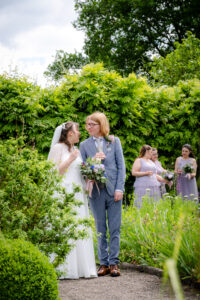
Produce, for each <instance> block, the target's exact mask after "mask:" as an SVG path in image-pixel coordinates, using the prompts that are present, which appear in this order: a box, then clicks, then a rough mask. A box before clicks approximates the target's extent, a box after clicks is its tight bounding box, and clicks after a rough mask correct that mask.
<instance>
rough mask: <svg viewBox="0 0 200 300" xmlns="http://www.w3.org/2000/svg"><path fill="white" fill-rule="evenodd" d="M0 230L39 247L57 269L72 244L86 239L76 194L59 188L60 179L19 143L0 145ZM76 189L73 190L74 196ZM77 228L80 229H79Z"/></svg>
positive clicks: (34, 154) (84, 222)
mask: <svg viewBox="0 0 200 300" xmlns="http://www.w3.org/2000/svg"><path fill="white" fill-rule="evenodd" d="M0 153H1V154H0V173H1V180H0V188H1V191H0V230H1V231H2V232H3V234H4V235H5V237H7V238H23V239H25V240H28V241H31V242H32V243H33V244H35V245H38V247H39V249H40V250H42V251H43V252H44V253H45V254H46V255H47V256H49V255H50V254H51V253H54V254H55V261H54V265H55V266H56V265H58V264H59V263H60V262H62V260H63V259H64V258H65V256H66V255H67V254H68V253H69V251H70V250H71V247H72V241H73V240H77V239H79V238H82V237H85V235H86V230H81V229H80V226H79V224H83V228H84V229H85V226H84V225H88V220H85V219H83V220H77V218H76V212H75V208H76V206H77V205H81V204H80V203H79V202H78V201H77V200H76V199H75V194H67V193H66V192H65V190H64V188H63V187H62V186H61V185H60V182H61V176H60V175H59V174H58V172H57V170H55V169H53V168H52V167H53V165H52V164H51V163H49V162H47V161H46V160H44V158H43V157H40V156H39V155H38V153H37V151H34V150H31V149H29V148H27V147H25V145H24V142H23V140H22V139H18V140H7V141H4V142H0ZM78 190H79V189H78V188H76V190H75V191H74V192H77V191H78ZM78 227H79V229H78Z"/></svg>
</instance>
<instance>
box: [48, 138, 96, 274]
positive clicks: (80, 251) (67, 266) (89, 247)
mask: <svg viewBox="0 0 200 300" xmlns="http://www.w3.org/2000/svg"><path fill="white" fill-rule="evenodd" d="M69 155H70V152H69V151H68V146H67V145H65V144H64V143H57V144H56V145H55V146H54V147H53V148H52V149H51V151H50V153H49V157H48V159H49V160H51V161H52V162H53V163H55V165H57V166H58V164H60V163H61V162H63V161H65V160H67V159H68V157H69ZM81 162H82V159H81V156H78V157H77V158H76V159H75V160H74V161H73V162H72V163H71V165H70V166H69V168H68V169H67V171H66V172H65V174H64V175H63V180H62V184H63V186H64V187H65V189H66V191H67V192H68V193H71V192H73V183H74V184H76V185H79V186H80V187H81V192H79V193H76V196H75V197H76V199H78V200H79V201H81V202H82V203H83V205H81V206H80V207H78V208H77V217H78V218H85V217H89V209H88V202H87V196H86V195H85V193H84V191H83V182H82V177H81V172H80V164H81ZM90 235H91V236H92V232H91V230H90ZM74 243H75V247H74V248H73V249H72V251H71V252H70V253H69V255H68V256H67V257H66V260H65V262H64V263H63V264H62V265H60V266H59V267H58V270H59V271H61V272H62V274H63V276H62V277H61V279H63V278H70V279H78V278H80V277H85V278H89V277H96V276H97V272H96V264H95V257H94V248H93V240H92V238H88V239H84V240H78V241H76V242H74Z"/></svg>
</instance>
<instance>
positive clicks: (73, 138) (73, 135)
mask: <svg viewBox="0 0 200 300" xmlns="http://www.w3.org/2000/svg"><path fill="white" fill-rule="evenodd" d="M79 137H80V131H79V129H78V127H77V126H74V127H73V130H71V131H70V132H69V140H70V143H71V144H76V143H78V142H79Z"/></svg>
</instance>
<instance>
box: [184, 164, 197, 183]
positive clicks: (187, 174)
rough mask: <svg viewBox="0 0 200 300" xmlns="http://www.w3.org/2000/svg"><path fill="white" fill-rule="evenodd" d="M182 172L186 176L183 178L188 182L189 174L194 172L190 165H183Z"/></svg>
mask: <svg viewBox="0 0 200 300" xmlns="http://www.w3.org/2000/svg"><path fill="white" fill-rule="evenodd" d="M183 172H184V173H185V174H186V175H185V177H186V178H187V179H189V180H190V179H191V173H193V172H194V168H193V165H192V164H185V165H184V166H183Z"/></svg>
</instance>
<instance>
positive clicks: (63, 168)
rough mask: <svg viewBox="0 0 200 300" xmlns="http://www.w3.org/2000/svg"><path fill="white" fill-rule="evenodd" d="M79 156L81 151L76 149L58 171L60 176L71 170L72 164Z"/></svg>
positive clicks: (60, 165)
mask: <svg viewBox="0 0 200 300" xmlns="http://www.w3.org/2000/svg"><path fill="white" fill-rule="evenodd" d="M78 155H79V150H78V149H75V150H73V151H72V152H71V154H70V156H69V158H68V159H66V160H65V161H63V162H62V163H60V164H59V166H58V169H59V172H60V175H63V174H64V173H65V171H66V170H67V169H68V168H69V166H70V165H71V163H72V162H73V161H74V160H75V159H76V158H77V156H78Z"/></svg>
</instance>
